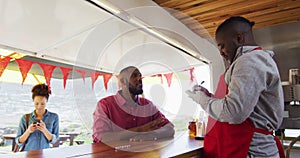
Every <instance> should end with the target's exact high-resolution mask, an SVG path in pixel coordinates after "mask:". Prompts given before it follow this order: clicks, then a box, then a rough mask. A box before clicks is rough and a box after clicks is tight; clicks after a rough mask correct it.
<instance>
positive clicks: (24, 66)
mask: <svg viewBox="0 0 300 158" xmlns="http://www.w3.org/2000/svg"><path fill="white" fill-rule="evenodd" d="M11 59H13V58H11V57H4V58H0V77H1V76H2V73H3V72H4V70H5V69H6V67H7V65H8V64H9V62H10V61H11ZM15 60H16V62H17V63H18V66H19V70H20V72H21V75H22V84H24V81H25V79H26V77H27V74H28V72H29V70H30V69H31V67H32V65H33V64H38V65H39V66H40V67H41V69H42V70H43V73H44V77H45V80H46V84H47V85H49V86H50V83H51V82H50V81H51V77H52V73H53V71H54V69H55V68H57V67H59V68H60V70H61V72H62V75H63V86H64V88H66V81H67V79H68V76H69V74H70V72H71V71H72V70H73V69H71V68H65V67H61V66H54V65H50V64H43V63H39V62H33V61H28V60H23V59H15ZM75 71H76V72H77V73H79V74H80V75H81V77H82V79H83V81H84V82H85V75H86V74H87V73H88V74H89V75H90V77H91V80H92V88H93V89H94V84H95V82H96V81H97V79H98V77H99V76H102V77H103V81H104V87H105V90H107V88H108V82H109V80H110V79H111V78H112V76H113V75H112V74H106V73H100V72H93V71H89V72H87V71H85V70H75ZM184 71H189V73H190V81H191V82H193V80H194V75H193V71H194V68H191V69H188V70H184ZM115 76H116V77H118V75H115ZM162 76H164V77H165V78H166V80H167V83H168V86H169V87H170V86H171V82H172V77H173V73H167V74H156V75H152V76H150V77H160V78H161V83H162V84H163V79H162Z"/></svg>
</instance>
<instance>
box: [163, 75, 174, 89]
mask: <svg viewBox="0 0 300 158" xmlns="http://www.w3.org/2000/svg"><path fill="white" fill-rule="evenodd" d="M172 75H173V73H169V74H164V76H165V77H166V79H167V82H168V86H169V87H170V86H171V82H172Z"/></svg>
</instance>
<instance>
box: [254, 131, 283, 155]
mask: <svg viewBox="0 0 300 158" xmlns="http://www.w3.org/2000/svg"><path fill="white" fill-rule="evenodd" d="M254 132H257V133H262V134H266V135H268V134H271V135H272V136H273V137H274V139H275V141H276V145H277V148H278V152H279V156H280V158H285V155H284V150H283V147H282V144H281V142H280V140H279V138H278V137H276V136H274V135H273V132H270V131H267V130H263V129H260V128H254Z"/></svg>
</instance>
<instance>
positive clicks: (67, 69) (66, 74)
mask: <svg viewBox="0 0 300 158" xmlns="http://www.w3.org/2000/svg"><path fill="white" fill-rule="evenodd" d="M59 68H60V70H61V72H62V74H63V76H64V89H66V84H67V79H68V76H69V73H70V71H72V69H70V68H64V67H59Z"/></svg>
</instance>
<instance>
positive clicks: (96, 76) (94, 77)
mask: <svg viewBox="0 0 300 158" xmlns="http://www.w3.org/2000/svg"><path fill="white" fill-rule="evenodd" d="M99 75H100V73H99V72H90V76H91V79H92V89H94V84H95V82H96V80H97V79H98V76H99Z"/></svg>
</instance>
